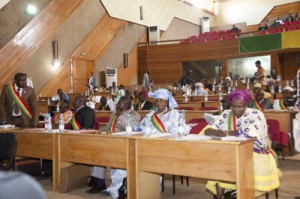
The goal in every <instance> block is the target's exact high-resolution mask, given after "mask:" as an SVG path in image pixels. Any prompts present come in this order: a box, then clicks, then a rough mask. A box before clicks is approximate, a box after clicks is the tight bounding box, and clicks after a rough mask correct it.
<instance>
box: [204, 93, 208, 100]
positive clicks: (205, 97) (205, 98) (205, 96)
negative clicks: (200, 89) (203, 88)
mask: <svg viewBox="0 0 300 199" xmlns="http://www.w3.org/2000/svg"><path fill="white" fill-rule="evenodd" d="M204 101H205V102H207V101H208V97H207V95H206V94H205V95H204Z"/></svg>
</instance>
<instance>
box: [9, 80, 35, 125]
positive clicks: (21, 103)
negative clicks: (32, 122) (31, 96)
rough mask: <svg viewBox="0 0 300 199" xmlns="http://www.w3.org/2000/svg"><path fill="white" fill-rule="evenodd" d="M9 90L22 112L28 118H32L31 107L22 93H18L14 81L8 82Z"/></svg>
mask: <svg viewBox="0 0 300 199" xmlns="http://www.w3.org/2000/svg"><path fill="white" fill-rule="evenodd" d="M8 91H9V93H10V95H11V96H12V98H13V99H14V101H15V103H17V105H18V106H19V107H20V109H21V111H22V113H23V114H24V115H25V116H26V117H27V118H28V119H32V113H31V111H30V109H29V107H28V106H27V104H26V103H25V102H24V100H23V99H22V98H21V97H20V95H19V94H18V93H17V91H16V90H15V87H14V84H13V83H11V84H8Z"/></svg>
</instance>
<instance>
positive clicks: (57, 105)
mask: <svg viewBox="0 0 300 199" xmlns="http://www.w3.org/2000/svg"><path fill="white" fill-rule="evenodd" d="M56 111H57V112H59V101H58V102H57V103H56Z"/></svg>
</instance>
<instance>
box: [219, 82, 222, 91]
mask: <svg viewBox="0 0 300 199" xmlns="http://www.w3.org/2000/svg"><path fill="white" fill-rule="evenodd" d="M221 90H222V86H221V84H219V92H220V91H221Z"/></svg>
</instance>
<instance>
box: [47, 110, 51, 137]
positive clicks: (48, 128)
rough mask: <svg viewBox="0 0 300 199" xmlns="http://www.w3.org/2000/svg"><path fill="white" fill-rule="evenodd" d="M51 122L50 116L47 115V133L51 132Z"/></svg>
mask: <svg viewBox="0 0 300 199" xmlns="http://www.w3.org/2000/svg"><path fill="white" fill-rule="evenodd" d="M51 120H52V119H51V116H50V114H48V120H47V121H48V124H47V132H49V133H50V132H51V131H52V121H51Z"/></svg>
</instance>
